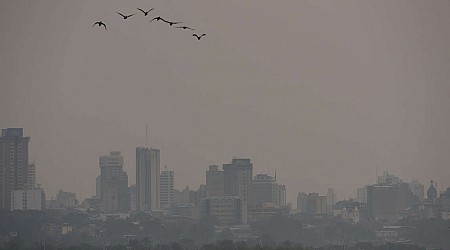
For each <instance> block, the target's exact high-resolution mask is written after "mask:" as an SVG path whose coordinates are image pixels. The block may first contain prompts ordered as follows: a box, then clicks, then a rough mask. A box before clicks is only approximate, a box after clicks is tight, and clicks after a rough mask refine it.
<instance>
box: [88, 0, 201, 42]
mask: <svg viewBox="0 0 450 250" xmlns="http://www.w3.org/2000/svg"><path fill="white" fill-rule="evenodd" d="M154 9H155V8H151V9H149V10H148V11H145V10H143V9H141V8H137V10H139V11H140V12H142V14H143V15H144V16H147V15H148V14H149V13H150V11H153V10H154ZM116 13H117V14H119V15H120V16H121V17H122V18H123V19H124V20H126V19H128V18H130V17H132V16H134V15H136V14H137V13H133V14H130V15H125V14H122V13H120V12H118V11H116ZM153 21H156V22H158V21H162V22H164V23H167V24H169V26H170V27H173V28H175V29H183V30H192V31H195V29H193V28H191V27H189V26H186V25H179V24H181V23H183V22H173V21H168V20H166V19H164V18H162V17H161V16H156V17H154V18H152V19H151V20H150V22H149V23H151V22H153ZM96 25H97V26H98V27H102V26H103V28H105V30H108V29H107V28H106V24H105V23H104V22H103V21H97V22H95V23H94V25H92V27H94V26H96ZM174 25H175V26H174ZM178 25H179V26H178ZM192 36H194V37H195V38H197V40H200V39H201V38H202V37H204V36H206V34H205V33H202V34H196V33H194V34H192Z"/></svg>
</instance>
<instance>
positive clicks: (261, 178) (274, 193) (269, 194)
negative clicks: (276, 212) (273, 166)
mask: <svg viewBox="0 0 450 250" xmlns="http://www.w3.org/2000/svg"><path fill="white" fill-rule="evenodd" d="M279 186H280V185H278V184H277V182H276V179H275V178H274V177H272V176H270V175H267V174H257V175H256V176H255V177H254V178H253V183H252V192H253V196H252V204H251V206H252V207H263V205H264V204H265V203H272V204H273V205H274V206H277V207H279V206H280V204H279V202H280V199H279V198H280V197H279V195H280V189H279V188H280V187H279Z"/></svg>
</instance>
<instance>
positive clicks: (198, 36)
mask: <svg viewBox="0 0 450 250" xmlns="http://www.w3.org/2000/svg"><path fill="white" fill-rule="evenodd" d="M192 35H193V36H195V37H197V40H200V38H202V37H203V36H206V34H205V33H203V34H201V35H197V34H192Z"/></svg>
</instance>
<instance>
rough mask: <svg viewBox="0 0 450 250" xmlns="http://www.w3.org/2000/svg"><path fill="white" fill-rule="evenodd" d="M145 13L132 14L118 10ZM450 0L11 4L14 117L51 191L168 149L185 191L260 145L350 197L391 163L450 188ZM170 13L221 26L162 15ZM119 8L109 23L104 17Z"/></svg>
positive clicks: (265, 168)
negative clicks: (139, 154)
mask: <svg viewBox="0 0 450 250" xmlns="http://www.w3.org/2000/svg"><path fill="white" fill-rule="evenodd" d="M137 7H139V8H143V9H150V8H155V10H154V11H153V13H152V14H150V15H149V16H148V17H144V16H143V15H142V14H140V13H138V14H137V15H136V16H133V17H131V18H129V19H127V20H123V19H122V18H121V17H120V16H119V15H118V14H116V13H115V11H120V12H124V13H135V12H137V10H136V8H137ZM449 13H450V1H412V0H405V1H400V0H396V1H392V0H385V1H383V0H376V1H363V0H355V1H337V0H332V1H317V0H312V1H300V0H295V1H275V0H271V1H261V0H258V1H256V0H252V1H250V0H227V1H218V0H217V1H211V0H204V1H189V0H188V1H186V0H184V1H173V0H161V1H138V0H136V1H125V0H124V1H111V0H104V1H100V0H96V1H87V0H86V1H80V0H77V1H75V0H74V1H57V0H52V1H42V0H41V1H34V0H28V1H20V0H2V1H0V127H1V128H6V127H23V128H24V129H25V134H26V135H28V136H31V142H30V156H31V157H30V158H31V160H34V161H35V162H36V166H37V171H38V174H37V178H38V181H39V182H40V183H42V184H43V187H44V189H45V191H46V193H47V196H48V197H51V196H52V195H54V194H55V193H56V192H57V190H58V189H64V190H68V191H72V190H74V191H75V192H76V193H77V194H78V195H79V197H81V198H86V197H89V196H91V195H94V194H95V177H96V176H97V175H98V174H99V172H100V169H99V166H98V157H99V156H100V155H105V154H108V153H109V151H115V150H120V151H122V153H123V155H124V157H125V166H124V168H125V170H126V171H127V173H128V176H129V183H130V184H133V183H135V148H136V147H137V146H143V145H145V124H148V125H149V146H153V147H157V148H159V149H160V150H161V168H163V166H164V165H167V166H168V167H169V168H170V169H173V170H175V179H176V183H175V185H176V187H177V188H182V187H184V186H186V185H189V186H191V187H192V188H195V189H197V188H198V185H199V184H201V183H204V182H205V170H206V169H207V168H208V165H209V164H219V165H221V164H223V163H228V162H230V161H231V159H232V158H233V157H249V158H251V159H252V161H253V163H254V170H253V171H254V173H255V174H256V173H267V172H270V173H272V174H273V173H274V170H275V169H276V170H277V177H278V179H279V182H280V183H283V184H286V185H287V192H288V201H289V202H294V201H295V197H296V194H297V192H300V191H304V192H313V191H315V192H320V193H322V194H325V192H326V188H328V187H334V188H335V189H336V191H337V192H338V198H346V197H349V196H352V195H354V194H355V193H356V191H355V190H356V188H357V187H360V186H363V185H364V184H370V183H373V182H374V181H375V173H376V168H377V166H378V172H379V173H381V172H382V171H383V170H389V171H390V172H391V173H393V174H396V175H399V176H401V177H403V178H404V179H406V180H409V181H410V180H413V179H418V180H420V181H422V182H423V183H425V184H426V186H428V182H429V180H430V179H433V180H436V181H437V182H438V185H439V189H443V188H446V187H447V186H449V185H450V181H449V179H450V168H449V163H450V133H449V129H450V124H449V123H450V99H449V98H450V82H449V80H450V75H449V74H450V27H449V24H450V15H449ZM156 15H161V16H162V17H165V18H167V19H169V20H174V21H183V24H186V25H188V26H191V27H194V28H196V29H197V32H200V33H203V32H204V33H206V34H207V36H206V37H204V38H203V39H202V40H200V41H197V39H195V38H194V37H192V32H190V31H187V30H179V29H173V28H170V27H169V26H168V25H167V24H163V23H158V22H152V23H148V21H149V20H150V19H151V18H152V17H154V16H156ZM99 20H103V21H104V22H105V23H106V25H107V26H108V30H107V31H105V30H103V28H98V27H94V28H93V27H92V24H93V23H94V22H95V21H99Z"/></svg>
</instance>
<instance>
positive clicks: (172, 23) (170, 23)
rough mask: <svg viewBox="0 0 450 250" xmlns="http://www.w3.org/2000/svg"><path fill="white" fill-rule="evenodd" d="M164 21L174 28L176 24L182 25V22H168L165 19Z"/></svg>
mask: <svg viewBox="0 0 450 250" xmlns="http://www.w3.org/2000/svg"><path fill="white" fill-rule="evenodd" d="M163 21H164V22H166V23H168V24H169V25H170V26H172V25H174V24H179V23H182V22H170V21H166V20H164V19H163Z"/></svg>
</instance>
